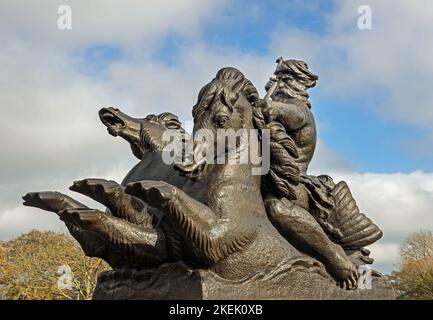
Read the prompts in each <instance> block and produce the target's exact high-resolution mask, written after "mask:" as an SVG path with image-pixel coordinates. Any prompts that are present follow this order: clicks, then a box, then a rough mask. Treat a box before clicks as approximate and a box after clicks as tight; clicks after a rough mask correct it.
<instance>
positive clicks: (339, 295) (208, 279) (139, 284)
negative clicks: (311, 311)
mask: <svg viewBox="0 0 433 320" xmlns="http://www.w3.org/2000/svg"><path fill="white" fill-rule="evenodd" d="M93 298H94V299H96V300H101V299H102V300H113V299H116V300H117V299H121V300H125V299H128V300H137V299H140V300H164V299H175V300H177V299H179V300H202V299H205V300H231V299H240V300H243V299H247V300H250V299H251V300H253V299H284V300H286V299H325V300H329V299H332V300H334V299H363V300H365V299H367V300H370V299H374V300H376V299H380V300H385V299H386V300H388V299H395V293H394V291H393V289H392V287H391V284H390V283H389V281H388V280H386V278H384V277H373V279H372V288H371V289H363V290H361V289H357V290H350V291H348V290H343V289H340V288H339V287H337V286H336V284H335V283H334V282H333V281H332V280H331V279H329V278H326V277H324V276H323V275H320V274H318V273H315V272H311V271H309V270H303V269H302V268H297V269H291V270H282V269H279V270H275V272H272V273H270V274H266V275H263V274H260V273H258V274H255V275H253V276H251V277H249V278H247V279H243V280H240V281H230V280H226V279H222V278H220V277H219V276H217V275H216V274H214V273H212V272H210V271H207V270H191V269H189V268H187V267H186V266H185V265H183V264H181V263H174V264H164V265H162V266H160V267H159V268H157V269H152V270H150V269H147V270H139V271H137V270H131V269H123V270H111V271H107V272H104V273H102V274H101V275H100V276H99V279H98V283H97V286H96V288H95V291H94V294H93Z"/></svg>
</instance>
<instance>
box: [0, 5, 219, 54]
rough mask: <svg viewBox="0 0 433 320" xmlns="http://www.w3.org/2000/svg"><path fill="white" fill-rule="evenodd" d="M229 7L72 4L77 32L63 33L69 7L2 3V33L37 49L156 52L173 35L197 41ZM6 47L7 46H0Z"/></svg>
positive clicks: (0, 18) (0, 9) (0, 19)
mask: <svg viewBox="0 0 433 320" xmlns="http://www.w3.org/2000/svg"><path fill="white" fill-rule="evenodd" d="M225 2H226V1H224V0H223V1H197V0H180V1H170V0H146V1H135V0H125V1H122V3H121V4H120V3H119V2H118V1H115V0H93V1H91V2H89V1H77V0H75V1H70V2H69V3H68V5H70V7H71V10H72V29H71V30H68V31H61V30H59V29H58V27H57V19H58V17H59V15H58V13H57V9H58V7H59V6H60V5H64V4H65V2H64V1H61V0H44V1H38V2H37V3H35V2H33V3H31V4H30V3H29V2H28V1H25V0H17V1H14V3H13V4H11V3H6V2H2V3H0V29H1V30H2V33H4V34H5V36H6V35H8V36H11V35H12V36H16V37H19V38H22V39H23V40H25V41H29V42H31V43H32V45H36V46H38V45H40V44H41V43H42V44H43V45H45V46H47V47H53V46H54V47H55V49H61V48H68V49H71V48H76V47H78V46H86V45H90V44H94V43H111V44H119V45H129V46H136V45H137V44H140V46H143V47H147V48H148V49H151V48H152V47H153V46H154V45H157V44H158V41H159V40H160V39H161V38H163V37H164V36H166V35H168V34H170V33H177V34H181V35H183V36H187V37H193V36H195V35H197V34H199V33H200V25H201V23H202V22H203V21H206V20H208V19H209V18H210V17H212V16H213V15H215V14H217V13H218V9H219V8H221V7H222V6H223V5H224V4H225ZM0 45H1V44H0Z"/></svg>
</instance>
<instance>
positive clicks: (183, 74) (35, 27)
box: [0, 0, 433, 273]
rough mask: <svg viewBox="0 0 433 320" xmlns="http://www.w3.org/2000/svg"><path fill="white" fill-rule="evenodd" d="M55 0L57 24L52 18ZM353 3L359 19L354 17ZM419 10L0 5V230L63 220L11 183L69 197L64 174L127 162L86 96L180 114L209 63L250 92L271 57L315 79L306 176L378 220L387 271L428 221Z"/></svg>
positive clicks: (428, 80)
mask: <svg viewBox="0 0 433 320" xmlns="http://www.w3.org/2000/svg"><path fill="white" fill-rule="evenodd" d="M63 4H68V5H69V6H70V7H71V12H72V29H70V30H60V29H59V28H58V24H57V22H58V18H59V14H58V11H57V10H58V7H59V6H60V5H63ZM360 5H369V6H370V8H371V13H372V28H371V29H367V30H361V29H359V27H358V19H359V17H360V14H359V13H358V7H359V6H360ZM432 21H433V2H431V1H430V0H413V1H406V0H375V1H365V0H361V1H357V0H352V1H342V0H341V1H340V0H335V1H332V0H329V1H321V0H311V1H308V2H305V1H300V0H292V1H289V0H285V1H255V0H253V1H246V0H240V1H229V0H218V1H217V0H208V1H194V0H185V1H176V2H173V1H167V0H158V1H153V0H147V1H132V0H131V1H122V2H120V1H114V0H104V1H102V0H93V1H78V0H70V1H65V0H63V1H54V0H53V1H51V0H40V1H37V2H36V1H34V2H31V3H30V2H29V1H23V0H17V1H5V0H3V1H0V70H1V72H0V108H1V109H0V110H1V111H2V116H1V117H0V145H1V148H2V149H1V152H0V164H1V170H0V240H1V239H3V240H5V239H10V238H12V237H15V236H17V235H19V234H20V233H23V232H27V231H29V230H31V229H33V228H38V229H50V230H55V231H64V230H65V228H64V226H63V225H62V223H61V222H60V221H58V219H57V217H56V216H55V215H53V214H49V213H46V212H42V211H40V210H37V209H32V208H27V207H23V206H22V205H21V202H22V201H21V195H23V194H25V193H26V192H28V191H35V190H59V191H62V192H65V193H68V194H71V193H70V192H69V191H68V189H67V188H68V186H69V185H71V183H72V181H74V180H77V179H82V178H85V177H104V178H108V179H115V180H121V179H122V177H123V176H124V175H125V174H126V173H127V172H128V170H129V169H130V168H131V167H132V166H133V165H134V164H135V163H136V159H135V158H134V157H133V155H132V153H131V151H130V149H129V146H128V145H127V143H126V142H125V141H123V140H122V139H121V138H113V137H111V136H109V135H108V134H107V132H106V130H105V128H104V126H103V125H102V124H101V123H100V121H99V119H98V115H97V111H98V110H99V109H100V108H101V107H104V106H115V107H118V108H120V109H121V110H122V111H124V112H126V113H127V114H130V115H132V116H135V117H144V116H145V115H147V114H149V113H160V112H163V111H171V112H173V113H176V114H178V115H179V117H180V118H181V120H182V121H183V122H187V121H190V120H191V109H192V105H193V104H194V103H195V100H196V97H197V94H198V91H199V89H200V88H201V87H202V86H203V85H204V84H205V83H207V82H208V81H209V80H211V79H212V78H213V77H214V76H215V74H216V72H217V70H218V69H220V68H221V67H225V66H234V67H237V68H239V69H240V70H241V71H242V72H244V74H245V75H246V76H247V77H248V78H249V79H250V80H251V81H252V82H253V84H254V85H255V86H256V87H257V88H258V90H259V91H260V93H261V94H262V95H264V85H265V83H266V82H267V79H268V78H269V77H270V76H271V75H272V72H273V70H274V68H275V60H276V58H278V57H280V56H283V57H284V58H286V59H289V58H293V59H301V60H304V61H306V62H307V63H308V66H309V68H310V70H311V71H312V72H313V73H315V74H317V75H318V76H319V80H318V83H317V86H316V87H315V88H313V89H311V90H310V100H311V103H312V110H313V112H314V115H315V118H316V122H317V126H318V137H319V140H318V145H317V150H316V153H315V156H314V159H313V162H312V164H311V166H310V172H311V173H312V174H323V173H326V174H329V175H331V176H332V177H333V178H334V179H335V180H336V181H339V180H345V181H347V182H348V183H349V186H350V188H351V190H352V193H353V195H354V197H355V199H356V200H357V203H358V205H359V207H360V209H361V211H362V212H365V213H366V214H367V215H368V216H369V217H370V218H371V219H372V220H373V221H374V222H376V223H377V224H378V225H379V226H380V227H381V228H382V230H383V231H384V237H383V239H381V240H380V241H379V242H378V243H376V244H374V245H372V246H371V248H370V249H371V251H372V256H373V257H374V258H375V259H376V262H375V265H374V267H375V268H376V269H378V270H380V271H382V272H385V273H389V272H390V271H392V270H394V269H395V268H396V267H397V266H398V250H399V246H400V245H401V243H402V242H403V241H404V239H405V238H406V237H407V236H408V235H409V234H410V233H412V232H414V231H417V230H420V229H424V230H433V148H432V146H433V90H432V83H433V60H432V59H431V57H432V56H433V43H432V41H433V40H432V39H433V23H432ZM74 196H75V195H74ZM77 198H78V199H80V200H82V201H85V202H86V203H87V204H89V205H91V206H98V205H97V204H96V203H94V202H92V201H90V200H88V199H83V198H82V197H80V196H77Z"/></svg>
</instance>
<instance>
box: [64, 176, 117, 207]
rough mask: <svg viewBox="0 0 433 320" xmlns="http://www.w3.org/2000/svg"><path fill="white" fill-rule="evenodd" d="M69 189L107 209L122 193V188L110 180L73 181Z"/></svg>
mask: <svg viewBox="0 0 433 320" xmlns="http://www.w3.org/2000/svg"><path fill="white" fill-rule="evenodd" d="M69 189H70V190H72V191H75V192H79V193H81V194H84V195H86V196H88V197H90V198H92V199H93V200H96V201H98V202H100V203H102V204H104V205H106V206H107V207H108V206H109V205H110V204H111V202H112V201H113V200H114V199H115V198H116V197H118V195H119V194H120V193H121V192H122V190H123V187H122V186H121V185H120V184H118V183H117V182H115V181H112V180H105V179H84V180H78V181H74V183H73V185H72V186H70V187H69Z"/></svg>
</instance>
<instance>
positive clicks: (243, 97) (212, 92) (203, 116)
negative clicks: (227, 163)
mask: <svg viewBox="0 0 433 320" xmlns="http://www.w3.org/2000/svg"><path fill="white" fill-rule="evenodd" d="M258 99H259V95H258V92H257V90H256V88H255V87H254V86H253V84H252V83H251V82H250V81H249V80H248V79H246V78H245V76H244V75H243V74H242V73H241V72H240V71H239V70H237V69H235V68H223V69H221V70H220V71H218V73H217V75H216V77H215V78H214V79H213V80H212V81H211V82H210V83H208V84H207V85H205V86H204V87H203V88H202V89H201V90H200V93H199V95H198V99H197V103H196V105H195V106H194V107H193V111H192V113H193V118H194V128H193V135H192V136H193V137H194V139H190V140H189V152H188V146H187V148H186V149H187V150H186V156H185V155H184V159H183V161H182V162H181V163H178V164H176V165H175V169H176V170H178V171H179V172H180V174H181V175H184V176H187V177H190V178H192V179H199V178H201V177H202V176H204V175H206V173H207V172H210V168H211V167H212V165H214V164H215V163H217V164H221V163H222V162H221V161H220V159H223V160H224V159H225V157H226V156H227V155H228V154H229V153H230V152H231V151H235V152H234V153H236V152H239V140H240V137H239V131H240V130H241V129H247V130H244V131H243V132H247V131H249V129H254V128H255V126H254V119H253V110H254V106H253V103H254V102H255V101H257V100H258ZM241 131H242V130H241ZM247 134H249V132H247ZM231 135H235V136H234V137H233V136H232V137H230V136H231ZM230 138H235V139H236V143H235V149H236V148H237V149H236V150H230V144H229V143H226V140H227V139H230ZM185 158H186V159H185Z"/></svg>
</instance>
